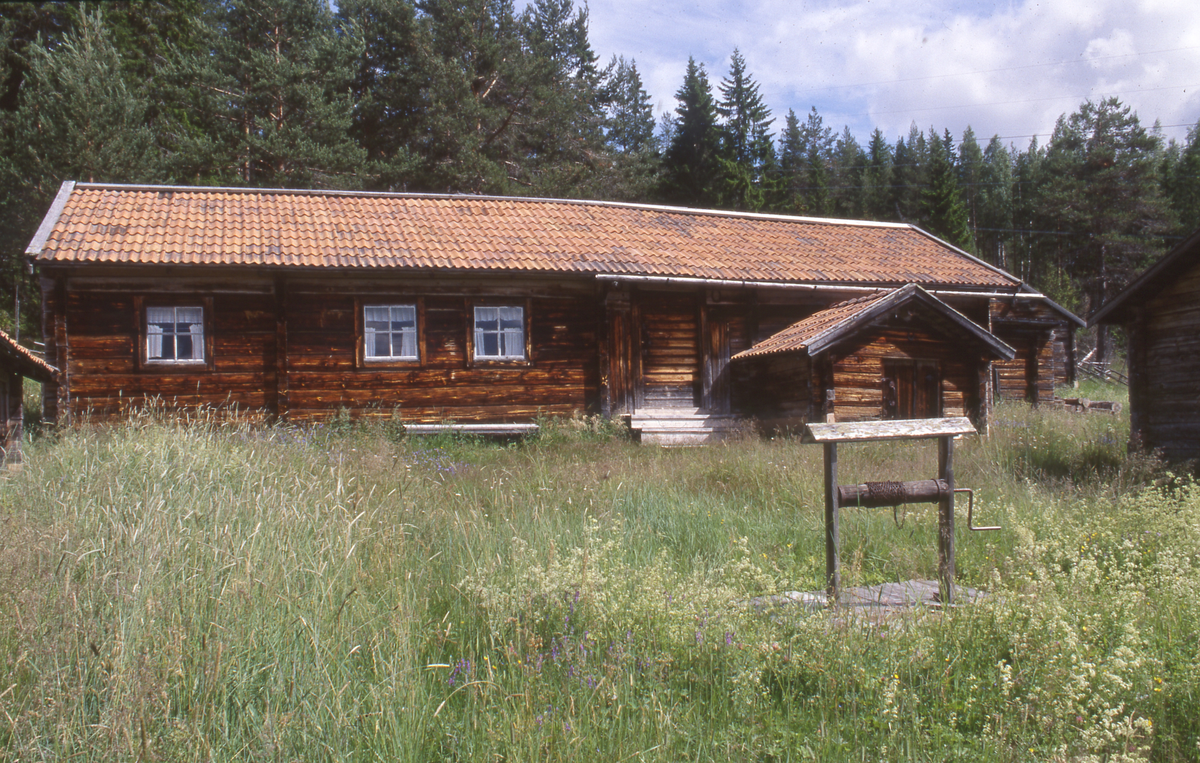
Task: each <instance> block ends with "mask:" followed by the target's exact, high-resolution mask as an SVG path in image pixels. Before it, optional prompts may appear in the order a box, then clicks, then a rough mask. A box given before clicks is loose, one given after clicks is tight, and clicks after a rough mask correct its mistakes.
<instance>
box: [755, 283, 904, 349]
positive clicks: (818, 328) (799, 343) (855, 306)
mask: <svg viewBox="0 0 1200 763" xmlns="http://www.w3.org/2000/svg"><path fill="white" fill-rule="evenodd" d="M891 293H892V292H890V291H877V292H874V293H872V294H867V295H864V296H862V297H856V298H854V299H848V300H846V301H845V302H839V303H837V304H836V305H833V306H832V307H828V308H826V309H824V310H821V311H820V312H817V313H813V314H812V315H810V316H808V317H807V318H805V319H804V320H802V321H797V322H796V323H793V324H792V325H790V326H788V327H787V328H785V329H784V330H783V331H780V332H779V333H777V334H773V335H771V336H769V337H767V338H766V339H764V340H763V341H761V342H759V343H758V344H756V345H754V346H753V347H751V348H750V349H748V350H742V351H741V352H739V353H738V354H736V355H734V356H733V359H734V360H741V359H742V358H755V357H759V356H761V355H775V354H778V353H781V352H799V351H802V350H807V349H808V345H809V343H810V342H812V341H813V340H814V339H816V338H818V337H820V336H822V335H824V334H826V333H828V332H829V331H831V330H835V329H837V328H838V327H839V326H841V325H842V324H844V323H847V322H849V320H850V319H851V318H853V317H854V316H856V315H858V314H859V313H861V312H863V311H864V310H866V309H868V308H869V307H871V306H872V305H874V304H876V303H878V302H879V301H880V300H882V299H883V298H884V297H887V296H889V295H890V294H891Z"/></svg>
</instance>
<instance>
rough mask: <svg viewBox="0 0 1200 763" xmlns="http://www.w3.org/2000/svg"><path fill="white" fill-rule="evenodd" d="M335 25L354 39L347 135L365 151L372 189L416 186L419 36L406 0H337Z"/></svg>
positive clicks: (422, 40)
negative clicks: (415, 151) (355, 49)
mask: <svg viewBox="0 0 1200 763" xmlns="http://www.w3.org/2000/svg"><path fill="white" fill-rule="evenodd" d="M336 23H337V27H338V31H339V33H340V34H342V35H343V36H346V37H349V38H352V39H355V40H356V41H357V45H356V48H357V51H358V55H357V57H356V59H355V61H354V65H353V76H352V78H351V80H350V99H351V101H352V103H353V111H352V118H351V125H350V135H351V136H352V137H353V138H354V140H355V141H356V142H357V143H358V145H359V146H360V147H361V148H362V149H363V150H364V151H366V158H367V161H368V162H370V163H371V175H372V177H371V178H370V179H369V180H368V182H367V183H366V186H367V187H368V188H371V189H376V190H404V189H410V186H411V190H429V189H426V188H423V187H420V183H419V174H418V172H419V171H418V165H419V158H418V157H417V156H416V155H415V154H414V153H413V148H414V146H416V145H417V144H418V141H419V138H420V135H421V127H422V124H423V116H424V113H425V109H426V107H427V104H426V103H425V100H424V93H423V92H422V91H423V85H424V82H425V75H424V70H423V63H424V61H423V59H422V50H423V45H424V44H425V42H426V40H425V38H424V37H423V36H422V34H421V30H420V28H419V25H418V22H417V16H416V8H415V6H414V5H413V3H412V0H339V2H338V5H337V21H336Z"/></svg>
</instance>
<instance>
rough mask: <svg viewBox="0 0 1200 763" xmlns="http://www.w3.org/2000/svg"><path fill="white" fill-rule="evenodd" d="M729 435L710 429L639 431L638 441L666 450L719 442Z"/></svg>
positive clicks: (654, 429)
mask: <svg viewBox="0 0 1200 763" xmlns="http://www.w3.org/2000/svg"><path fill="white" fill-rule="evenodd" d="M728 434H729V431H728V430H713V429H711V428H708V429H660V428H647V429H640V430H638V441H639V442H641V443H642V444H643V445H661V446H662V447H664V448H691V447H696V446H698V445H707V444H709V443H712V442H719V441H720V440H722V439H724V438H725V437H726V436H727V435H728Z"/></svg>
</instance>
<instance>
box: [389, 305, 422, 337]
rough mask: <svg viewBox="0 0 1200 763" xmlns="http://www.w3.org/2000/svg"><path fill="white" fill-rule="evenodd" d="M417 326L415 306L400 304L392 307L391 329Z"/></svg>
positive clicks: (400, 329) (399, 329)
mask: <svg viewBox="0 0 1200 763" xmlns="http://www.w3.org/2000/svg"><path fill="white" fill-rule="evenodd" d="M416 327H417V308H416V307H412V306H401V307H393V308H392V331H402V330H404V329H408V328H416Z"/></svg>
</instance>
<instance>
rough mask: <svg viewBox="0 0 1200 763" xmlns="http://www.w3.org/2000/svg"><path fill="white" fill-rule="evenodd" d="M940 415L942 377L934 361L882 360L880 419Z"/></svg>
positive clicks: (921, 417) (934, 416) (919, 417)
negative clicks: (881, 411) (881, 415)
mask: <svg viewBox="0 0 1200 763" xmlns="http://www.w3.org/2000/svg"><path fill="white" fill-rule="evenodd" d="M941 415H942V374H941V369H940V367H939V365H938V362H937V361H936V360H909V359H907V358H885V359H884V361H883V418H885V419H932V418H937V417H939V416H941Z"/></svg>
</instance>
